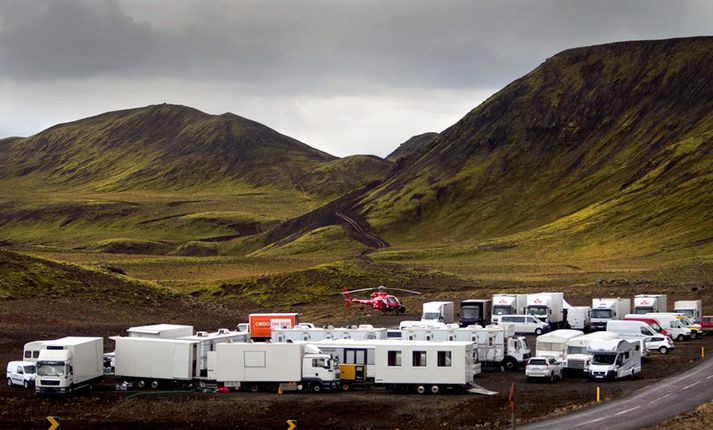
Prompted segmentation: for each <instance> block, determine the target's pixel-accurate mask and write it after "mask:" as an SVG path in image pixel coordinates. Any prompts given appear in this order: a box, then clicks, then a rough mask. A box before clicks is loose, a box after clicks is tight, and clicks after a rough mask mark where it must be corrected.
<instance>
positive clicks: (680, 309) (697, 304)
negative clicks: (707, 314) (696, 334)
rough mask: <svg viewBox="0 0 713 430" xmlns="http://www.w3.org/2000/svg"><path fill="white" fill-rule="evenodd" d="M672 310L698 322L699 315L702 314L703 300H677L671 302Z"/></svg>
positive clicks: (699, 319)
mask: <svg viewBox="0 0 713 430" xmlns="http://www.w3.org/2000/svg"><path fill="white" fill-rule="evenodd" d="M673 311H674V312H676V313H677V314H681V315H685V316H687V317H688V318H690V319H691V320H692V321H693V322H694V323H698V324H700V322H701V316H703V302H702V301H701V300H677V301H675V302H674V303H673Z"/></svg>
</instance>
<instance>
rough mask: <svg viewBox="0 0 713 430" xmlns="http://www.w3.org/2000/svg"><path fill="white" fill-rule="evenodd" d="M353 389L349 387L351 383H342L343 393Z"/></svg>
mask: <svg viewBox="0 0 713 430" xmlns="http://www.w3.org/2000/svg"><path fill="white" fill-rule="evenodd" d="M351 389H352V386H351V385H349V383H347V382H343V383H342V391H349V390H351Z"/></svg>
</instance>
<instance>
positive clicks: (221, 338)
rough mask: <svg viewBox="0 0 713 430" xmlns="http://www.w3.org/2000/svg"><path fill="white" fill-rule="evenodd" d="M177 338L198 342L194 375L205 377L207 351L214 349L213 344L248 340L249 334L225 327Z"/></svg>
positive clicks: (206, 373)
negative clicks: (196, 364)
mask: <svg viewBox="0 0 713 430" xmlns="http://www.w3.org/2000/svg"><path fill="white" fill-rule="evenodd" d="M179 340H190V341H195V342H198V349H197V357H198V367H197V372H198V373H197V375H196V377H197V378H199V379H205V378H207V377H208V353H209V352H210V351H215V346H216V345H217V344H219V343H223V342H249V341H250V334H248V333H244V332H239V331H230V330H228V329H227V328H221V329H218V331H216V332H213V333H208V332H207V331H199V332H196V334H195V335H193V336H186V337H181V338H179Z"/></svg>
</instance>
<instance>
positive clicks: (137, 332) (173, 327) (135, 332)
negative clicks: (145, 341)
mask: <svg viewBox="0 0 713 430" xmlns="http://www.w3.org/2000/svg"><path fill="white" fill-rule="evenodd" d="M126 332H127V333H129V337H148V338H160V339H178V338H179V337H186V336H192V335H193V326H190V325H179V324H151V325H142V326H137V327H130V328H129V329H128V330H126Z"/></svg>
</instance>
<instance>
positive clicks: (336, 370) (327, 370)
mask: <svg viewBox="0 0 713 430" xmlns="http://www.w3.org/2000/svg"><path fill="white" fill-rule="evenodd" d="M302 377H303V380H305V381H310V380H314V381H319V382H320V383H319V384H313V385H312V391H315V392H317V391H320V390H321V389H322V388H330V387H331V386H332V385H334V384H335V383H336V382H339V380H340V378H341V371H340V367H339V360H337V359H336V358H335V357H332V356H331V355H329V354H323V353H307V354H305V355H304V357H303V358H302Z"/></svg>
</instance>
